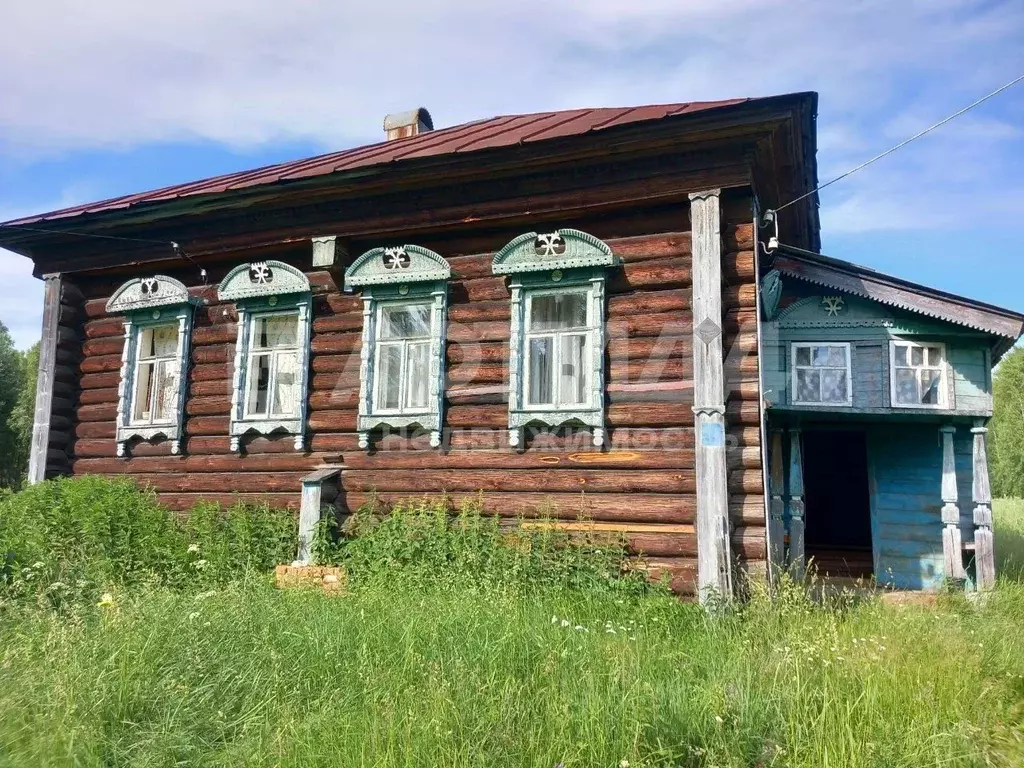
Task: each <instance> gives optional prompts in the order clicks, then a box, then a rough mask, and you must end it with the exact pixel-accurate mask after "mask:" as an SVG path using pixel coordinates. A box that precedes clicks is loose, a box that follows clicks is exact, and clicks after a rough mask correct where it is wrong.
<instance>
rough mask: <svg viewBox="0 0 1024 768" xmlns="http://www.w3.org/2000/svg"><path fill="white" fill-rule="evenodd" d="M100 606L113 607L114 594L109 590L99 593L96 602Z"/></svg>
mask: <svg viewBox="0 0 1024 768" xmlns="http://www.w3.org/2000/svg"><path fill="white" fill-rule="evenodd" d="M96 605H97V606H98V607H100V608H113V607H114V596H113V595H112V594H110V593H109V592H104V593H103V594H102V595H100V601H99V602H98V603H96Z"/></svg>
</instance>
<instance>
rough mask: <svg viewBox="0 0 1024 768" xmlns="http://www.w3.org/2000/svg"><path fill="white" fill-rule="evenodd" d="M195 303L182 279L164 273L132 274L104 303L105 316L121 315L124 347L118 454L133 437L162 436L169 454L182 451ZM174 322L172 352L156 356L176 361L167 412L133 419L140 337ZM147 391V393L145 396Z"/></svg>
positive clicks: (117, 434)
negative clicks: (175, 380)
mask: <svg viewBox="0 0 1024 768" xmlns="http://www.w3.org/2000/svg"><path fill="white" fill-rule="evenodd" d="M194 306H195V301H194V300H193V299H192V298H191V297H190V296H189V292H188V288H186V287H185V285H184V284H183V283H181V282H180V281H178V280H175V279H174V278H172V277H167V276H166V275H153V276H151V277H137V278H133V279H132V280H129V281H128V282H126V283H124V284H123V285H121V286H120V287H119V288H118V289H117V290H116V291H115V292H114V293H113V295H112V296H111V297H110V299H109V301H107V305H106V311H107V313H109V314H121V315H123V316H124V347H123V348H122V351H121V381H120V384H119V386H118V398H117V421H116V429H115V435H114V439H115V441H116V444H117V449H116V451H117V455H118V457H125V456H127V454H128V445H129V443H130V442H131V441H133V440H142V441H152V440H155V439H157V438H163V439H165V440H167V441H169V442H170V445H171V453H172V454H173V455H178V454H179V453H181V451H182V438H183V437H184V421H185V398H186V394H187V389H188V363H189V353H190V350H191V343H192V321H193V317H192V315H193V311H194ZM171 325H174V326H177V344H176V348H175V352H174V354H173V356H172V355H163V356H161V357H160V358H159V359H160V360H164V361H168V362H169V361H171V360H172V359H173V360H174V361H175V362H176V363H177V367H178V373H177V378H178V386H177V392H176V396H175V398H174V402H173V403H172V404H171V405H170V407H171V409H172V413H171V416H170V417H169V418H166V419H160V420H156V419H153V418H152V417H151V418H149V419H136V418H135V417H134V414H135V406H136V398H137V397H138V381H139V379H138V377H139V368H140V347H139V343H140V339H141V337H142V334H143V333H145V331H146V330H147V329H151V328H157V327H163V326H171ZM152 396H153V393H151V394H150V397H152Z"/></svg>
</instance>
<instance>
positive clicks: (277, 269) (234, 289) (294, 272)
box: [217, 261, 310, 301]
mask: <svg viewBox="0 0 1024 768" xmlns="http://www.w3.org/2000/svg"><path fill="white" fill-rule="evenodd" d="M309 290H310V287H309V278H308V277H306V275H305V274H304V273H303V272H302V270H300V269H297V268H296V267H293V266H291V265H290V264H285V263H284V262H283V261H254V262H251V263H249V264H239V265H238V266H237V267H235V268H234V269H232V270H231V271H230V272H228V274H227V276H226V277H225V278H224V279H223V280H222V281H221V283H220V285H219V286H217V298H218V299H219V300H220V301H237V300H239V299H252V298H257V297H261V296H280V295H282V294H286V293H305V292H308V291H309Z"/></svg>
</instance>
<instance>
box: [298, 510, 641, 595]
mask: <svg viewBox="0 0 1024 768" xmlns="http://www.w3.org/2000/svg"><path fill="white" fill-rule="evenodd" d="M525 522H526V521H520V525H519V526H516V527H514V528H511V529H510V530H503V529H502V525H501V522H500V520H499V518H498V517H496V516H489V515H485V514H484V513H483V512H482V510H481V505H480V504H479V503H469V502H466V503H463V504H462V506H461V507H460V508H459V510H458V511H457V513H456V514H454V515H452V514H451V512H450V510H449V505H448V500H447V499H445V498H441V499H434V500H424V501H422V502H421V503H419V504H404V505H403V504H399V505H397V506H394V507H393V508H391V509H390V510H388V511H387V512H386V513H385V510H384V509H383V508H382V507H381V506H380V505H378V504H376V503H371V504H369V505H367V506H366V507H364V508H363V509H360V510H359V511H358V512H356V513H355V514H354V515H352V516H351V517H350V518H349V519H348V520H347V521H346V523H345V526H344V531H342V532H340V536H339V535H338V534H339V532H337V531H334V530H333V528H332V521H331V520H330V519H325V520H324V521H322V523H321V526H320V529H319V530H318V532H317V536H316V537H315V541H314V555H315V557H316V559H317V561H318V562H320V563H323V564H329V565H341V566H344V568H345V569H346V571H347V573H348V576H349V578H350V580H351V581H352V583H353V584H355V585H359V584H360V583H362V584H381V583H387V582H399V583H402V584H404V585H411V584H415V585H417V586H431V587H442V588H454V589H466V588H485V589H486V588H499V587H500V588H508V587H556V588H565V587H567V588H585V589H598V590H616V591H619V590H621V591H625V592H631V593H638V592H643V591H647V590H649V589H651V588H652V587H651V585H650V584H649V583H648V582H647V580H646V579H645V578H644V577H643V576H642V575H641V574H640V573H638V572H635V571H624V563H625V555H626V552H625V546H624V542H623V541H622V540H621V539H618V538H613V537H610V536H608V535H607V534H603V535H594V534H585V533H584V534H573V535H570V534H568V533H566V532H565V531H563V530H559V529H557V528H556V527H555V526H554V525H553V524H552V523H553V522H554V521H551V520H532V521H529V523H528V525H527V527H524V526H523V525H522V524H523V523H525Z"/></svg>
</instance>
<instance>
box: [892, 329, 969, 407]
mask: <svg viewBox="0 0 1024 768" xmlns="http://www.w3.org/2000/svg"><path fill="white" fill-rule="evenodd" d="M897 346H906V347H907V348H908V349H915V348H916V349H924V348H927V347H938V348H939V349H940V350H941V353H942V360H941V361H940V363H939V365H938V369H939V371H940V375H941V380H940V381H939V402H937V403H900V402H897V400H896V371H897V369H898V368H902V369H905V370H913V371H915V372H918V371H920V370H922V369H926V368H927V369H932V368H934V366H930V365H923V364H922V365H918V366H915V365H910V364H908V365H900V366H897V365H896V347H897ZM918 384H919V385H920V379H918ZM951 385H952V377H951V376H950V370H949V348H948V347H947V346H946V343H945V342H942V341H914V340H911V339H902V338H896V339H889V405H890V406H891V407H892V408H901V409H912V410H918V409H920V410H925V411H948V410H951V409H952V407H953V406H952V396H951V392H950V391H949V390H950V387H951Z"/></svg>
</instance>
